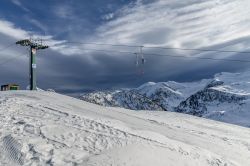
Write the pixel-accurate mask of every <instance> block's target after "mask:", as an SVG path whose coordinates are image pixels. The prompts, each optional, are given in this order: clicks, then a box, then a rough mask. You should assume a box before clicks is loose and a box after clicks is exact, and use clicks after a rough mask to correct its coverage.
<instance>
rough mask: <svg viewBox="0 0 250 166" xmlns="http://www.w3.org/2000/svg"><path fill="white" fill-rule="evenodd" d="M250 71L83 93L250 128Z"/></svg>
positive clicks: (102, 100)
mask: <svg viewBox="0 0 250 166" xmlns="http://www.w3.org/2000/svg"><path fill="white" fill-rule="evenodd" d="M249 97H250V71H246V72H242V73H220V74H217V75H215V76H214V78H213V79H205V80H201V81H200V82H190V83H177V82H173V81H169V82H160V83H153V82H149V83H146V84H143V85H142V86H140V87H138V88H134V89H126V90H117V91H108V92H93V93H88V94H83V95H82V96H81V99H82V100H85V101H88V102H92V103H96V104H99V105H103V106H112V107H124V108H128V109H133V110H164V111H175V112H182V113H188V114H192V115H195V116H201V117H206V118H210V119H215V120H220V121H223V122H228V123H233V124H238V125H242V126H247V127H250V100H249V99H250V98H249Z"/></svg>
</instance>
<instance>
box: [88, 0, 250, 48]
mask: <svg viewBox="0 0 250 166" xmlns="http://www.w3.org/2000/svg"><path fill="white" fill-rule="evenodd" d="M142 2H143V1H137V3H135V4H134V5H132V4H130V5H128V6H127V7H124V8H123V9H121V10H119V11H118V12H117V15H118V17H116V18H115V19H114V20H112V21H109V22H108V23H106V24H104V25H102V26H100V27H99V28H98V29H97V31H96V35H95V37H93V39H92V40H93V41H94V40H95V41H100V42H107V43H135V44H145V45H150V46H173V47H188V48H190V47H192V48H199V47H212V46H215V45H221V44H223V43H228V42H229V41H233V40H237V39H239V38H243V37H248V36H250V29H249V26H250V21H249V20H250V12H249V10H248V9H249V7H250V1H249V0H238V1H234V0H220V1H218V0H209V1H197V0H187V1H175V0H168V1H166V0H157V1H154V2H153V3H148V4H144V3H142ZM131 6H132V7H131Z"/></svg>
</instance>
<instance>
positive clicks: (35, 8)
mask: <svg viewBox="0 0 250 166" xmlns="http://www.w3.org/2000/svg"><path fill="white" fill-rule="evenodd" d="M0 3H1V4H0V50H1V48H4V47H5V46H7V45H9V44H11V43H15V41H17V40H20V39H25V38H30V37H33V38H43V39H44V40H45V41H44V42H45V43H46V44H48V45H49V46H51V48H50V49H47V50H44V51H39V52H38V55H37V56H38V59H37V66H38V71H37V72H38V86H39V87H41V88H43V89H47V88H53V89H55V90H56V91H59V92H62V93H68V94H73V93H80V92H84V91H91V90H98V89H114V88H121V87H136V86H138V85H140V84H142V83H145V82H147V81H155V82H158V81H168V80H175V81H193V80H199V79H202V78H209V77H212V76H213V75H214V74H215V73H218V72H222V71H229V72H236V71H241V70H246V69H248V66H249V63H236V62H234V63H233V62H224V61H209V60H198V59H195V58H173V57H172V58H171V57H157V56H153V55H150V53H158V54H171V55H181V56H187V57H188V56H196V57H212V58H225V59H242V60H247V59H250V58H248V56H249V55H247V54H236V53H218V52H197V51H180V50H161V49H149V48H145V49H143V52H145V53H147V55H146V56H145V58H146V64H145V65H144V66H143V70H144V74H143V75H138V74H137V72H138V70H139V69H138V68H136V66H135V55H134V54H133V53H132V54H122V53H118V52H100V51H99V52H98V51H93V50H88V49H101V50H103V49H105V50H115V51H123V52H124V51H126V52H139V48H134V47H114V46H107V45H106V46H105V45H81V44H77V43H68V42H82V43H112V44H128V45H144V46H151V47H152V46H153V47H158V46H164V47H179V48H206V49H223V50H237V51H247V50H249V46H250V39H249V36H250V28H249V25H250V21H249V20H250V13H249V7H250V2H249V1H248V0H238V1H234V0H186V1H177V0H84V1H83V0H43V1H40V0H2V1H1V2H0ZM18 55H20V58H18V59H16V60H14V61H12V60H9V59H10V58H15V56H18ZM0 56H1V63H3V64H2V65H1V66H0V67H1V71H0V76H1V80H0V83H1V84H4V83H8V82H15V83H19V84H20V85H22V87H23V88H24V87H25V86H26V85H27V84H28V57H27V56H28V50H27V49H26V48H23V47H20V46H13V47H10V48H8V49H4V50H2V51H0ZM5 61H9V62H8V63H5ZM1 63H0V64H1Z"/></svg>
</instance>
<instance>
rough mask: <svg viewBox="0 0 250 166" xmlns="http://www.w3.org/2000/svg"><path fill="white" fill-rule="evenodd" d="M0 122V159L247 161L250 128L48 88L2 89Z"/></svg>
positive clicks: (199, 165) (157, 163)
mask: <svg viewBox="0 0 250 166" xmlns="http://www.w3.org/2000/svg"><path fill="white" fill-rule="evenodd" d="M179 89H180V88H179ZM0 126H1V128H0V165H1V166H12V165H23V166H30V165H32V166H40V165H42V166H43V165H44V166H51V165H53V166H73V165H77V166H110V165H114V166H120V165H123V166H133V165H135V166H166V165H174V166H183V165H186V166H245V165H246V166H247V165H250V158H249V156H250V130H249V128H244V127H240V126H235V125H231V124H226V123H221V122H216V121H212V120H208V119H203V118H199V117H194V116H190V115H186V114H180V113H175V112H163V111H131V110H125V109H123V108H111V107H109V108H107V107H102V106H98V105H95V104H92V103H87V102H83V101H81V100H78V99H75V98H71V97H67V96H63V95H59V94H56V93H53V92H46V91H40V92H39V91H37V92H30V91H11V92H0Z"/></svg>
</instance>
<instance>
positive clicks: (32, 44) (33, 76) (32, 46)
mask: <svg viewBox="0 0 250 166" xmlns="http://www.w3.org/2000/svg"><path fill="white" fill-rule="evenodd" d="M16 44H19V45H21V46H26V47H29V48H30V65H29V71H30V73H29V79H30V90H37V87H36V52H37V50H40V49H46V48H48V47H49V46H46V45H43V44H42V40H40V43H39V42H38V40H36V41H35V40H31V39H30V40H29V39H25V40H20V41H17V42H16Z"/></svg>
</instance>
